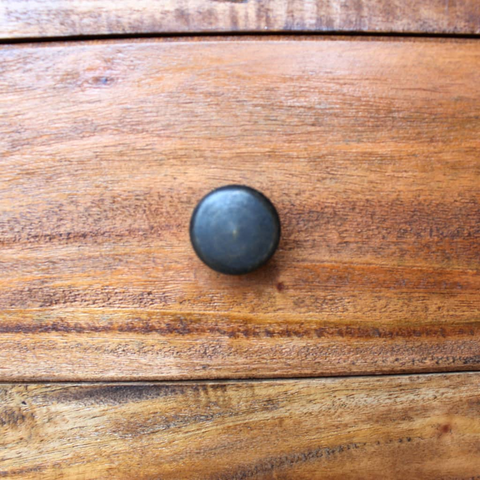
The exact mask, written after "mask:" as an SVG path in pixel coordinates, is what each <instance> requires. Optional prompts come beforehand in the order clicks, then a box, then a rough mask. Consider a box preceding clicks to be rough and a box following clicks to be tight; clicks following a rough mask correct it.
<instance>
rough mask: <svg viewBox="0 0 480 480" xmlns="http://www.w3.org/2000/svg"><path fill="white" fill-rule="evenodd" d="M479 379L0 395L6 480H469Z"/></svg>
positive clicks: (1, 471) (36, 388) (476, 438)
mask: <svg viewBox="0 0 480 480" xmlns="http://www.w3.org/2000/svg"><path fill="white" fill-rule="evenodd" d="M479 451H480V374H477V373H465V374H436V375H423V376H391V377H373V378H371V377H357V378H334V379H315V380H311V379H309V380H278V381H261V380H260V381H243V382H242V381H237V382H198V383H190V382H187V383H135V384H118V383H117V384H107V383H96V384H3V385H1V386H0V477H1V478H21V479H36V480H37V479H63V478H66V479H103V478H108V479H131V478H136V479H160V478H161V479H162V480H167V479H212V480H213V479H216V480H220V479H273V478H275V479H296V480H299V479H308V480H312V479H322V480H325V479H348V478H353V479H360V478H362V479H365V478H368V479H377V478H378V479H382V480H383V479H390V478H392V479H404V478H410V479H423V480H426V479H467V478H468V479H471V478H478V477H477V475H479V473H480V455H479Z"/></svg>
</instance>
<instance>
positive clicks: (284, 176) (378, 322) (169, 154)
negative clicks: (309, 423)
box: [0, 39, 480, 381]
mask: <svg viewBox="0 0 480 480" xmlns="http://www.w3.org/2000/svg"><path fill="white" fill-rule="evenodd" d="M0 57H1V60H2V61H1V62H0V111H1V113H2V114H1V115H0V155H1V158H2V173H1V176H0V246H1V254H0V272H1V274H0V379H3V380H23V381H25V380H35V379H39V380H40V379H41V380H49V379H56V380H75V379H83V380H87V379H88V380H95V379H111V380H115V379H117V380H129V379H137V380H154V379H181V378H205V379H206V378H229V377H234V378H252V377H289V376H319V375H331V374H334V375H338V374H339V375H343V374H363V373H389V372H414V371H416V372H424V371H448V370H450V371H453V370H464V369H465V370H469V369H478V368H479V367H480V342H479V338H480V336H479V335H480V276H479V270H480V223H479V218H480V156H479V148H480V117H479V111H480V49H479V45H478V43H477V42H475V41H440V40H436V41H433V40H419V41H415V42H414V41H388V42H386V41H367V40H365V41H362V40H356V41H353V40H347V41H337V40H335V41H334V40H325V39H317V40H306V39H302V40H298V41H283V40H279V39H276V40H275V39H269V40H258V41H253V40H247V39H245V40H236V41H232V40H218V41H213V40H212V41H138V42H125V41H121V42H119V41H117V42H107V43H88V42H87V43H79V44H65V45H45V46H42V47H39V46H35V47H30V46H15V47H13V46H4V47H2V48H1V49H0ZM230 183H243V184H247V185H250V186H252V187H254V188H257V189H259V190H260V191H263V192H264V193H265V194H266V195H268V196H269V198H271V199H272V201H273V202H274V204H275V205H276V206H277V209H278V210H279V213H280V217H281V221H282V228H283V238H282V241H281V244H280V249H279V251H278V252H277V254H276V256H275V257H274V260H273V261H272V262H271V263H270V264H269V265H268V266H267V267H266V268H264V269H263V270H260V271H258V272H256V273H253V274H251V275H247V276H245V277H240V278H232V277H227V276H223V275H219V274H216V273H214V272H212V271H210V270H209V269H208V268H206V267H205V266H204V265H203V264H201V262H200V261H199V260H198V259H197V258H196V257H195V254H194V253H193V250H192V248H191V246H190V242H189V238H188V222H189V219H190V215H191V213H192V210H193V208H194V206H195V205H196V203H197V201H198V200H199V199H200V198H201V197H202V196H203V195H204V194H206V193H207V192H208V191H210V190H211V189H213V188H215V187H218V186H221V185H225V184H230Z"/></svg>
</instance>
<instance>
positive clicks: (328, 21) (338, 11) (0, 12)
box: [0, 0, 480, 39]
mask: <svg viewBox="0 0 480 480" xmlns="http://www.w3.org/2000/svg"><path fill="white" fill-rule="evenodd" d="M202 32H209V33H215V32H230V33H234V32H250V33H251V32H367V33H368V32H380V33H392V32H393V33H436V34H445V33H446V34H478V33H480V5H479V2H478V0H428V1H421V2H420V1H417V0H356V1H342V0H162V1H161V2H152V1H151V0H135V1H134V0H102V1H101V2H92V1H86V0H70V1H69V2H66V3H64V2H58V1H55V0H42V1H40V0H36V1H32V0H1V1H0V38H4V39H14V38H48V37H61V36H79V35H111V34H116V35H118V34H146V33H147V34H155V33H202Z"/></svg>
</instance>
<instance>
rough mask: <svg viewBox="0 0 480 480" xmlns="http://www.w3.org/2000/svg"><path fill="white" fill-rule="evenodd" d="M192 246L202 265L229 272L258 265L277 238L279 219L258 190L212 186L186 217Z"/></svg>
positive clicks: (239, 272) (271, 251)
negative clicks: (188, 219)
mask: <svg viewBox="0 0 480 480" xmlns="http://www.w3.org/2000/svg"><path fill="white" fill-rule="evenodd" d="M190 239H191V241H192V245H193V248H194V250H195V252H196V254H197V255H198V257H199V258H200V260H202V261H203V262H204V263H205V264H206V265H208V266H209V267H210V268H212V269H213V270H216V271H217V272H220V273H226V274H229V275H242V274H245V273H249V272H252V271H253V270H256V269H257V268H259V267H261V266H262V265H264V264H265V263H267V262H268V260H269V259H270V258H271V257H272V255H273V254H274V253H275V250H276V249H277V247H278V242H279V241H280V219H279V217H278V213H277V211H276V210H275V207H274V206H273V204H272V202H270V200H269V199H268V198H267V197H265V195H263V194H262V193H260V192H258V191H257V190H254V189H253V188H250V187H245V186H242V185H228V186H226V187H221V188H218V189H217V190H213V191H212V192H210V193H209V194H208V195H207V196H206V197H204V198H203V199H202V200H201V201H200V203H199V204H198V205H197V207H196V208H195V210H194V212H193V215H192V219H191V221H190Z"/></svg>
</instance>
